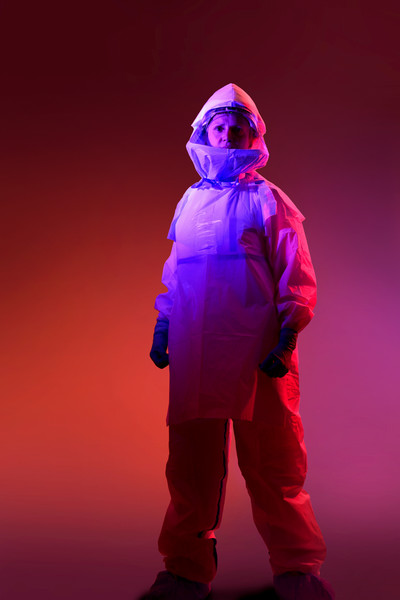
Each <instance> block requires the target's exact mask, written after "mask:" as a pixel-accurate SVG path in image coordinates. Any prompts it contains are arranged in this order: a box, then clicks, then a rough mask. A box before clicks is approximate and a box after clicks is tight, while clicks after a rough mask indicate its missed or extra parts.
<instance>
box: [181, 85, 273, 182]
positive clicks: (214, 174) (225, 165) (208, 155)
mask: <svg viewBox="0 0 400 600" xmlns="http://www.w3.org/2000/svg"><path fill="white" fill-rule="evenodd" d="M223 109H228V110H229V109H231V110H237V111H238V112H240V113H241V114H242V115H243V116H244V117H246V118H247V120H248V121H249V124H250V126H251V128H252V129H253V133H254V139H253V143H252V146H251V148H249V149H244V150H243V149H231V148H214V147H212V146H210V145H209V144H208V136H207V125H208V124H209V122H210V120H211V119H212V117H213V116H214V115H215V114H216V113H217V112H220V111H221V110H223ZM192 127H193V133H192V135H191V137H190V140H189V142H188V143H187V145H186V148H187V151H188V153H189V156H190V158H191V159H192V161H193V164H194V166H195V169H196V171H197V172H198V173H199V175H200V176H201V177H202V178H205V179H212V180H219V181H224V180H232V179H235V178H238V177H240V175H241V174H244V173H247V172H250V171H253V170H255V169H259V168H261V167H263V166H264V165H266V163H267V161H268V157H269V153H268V149H267V146H266V144H265V141H264V134H265V131H266V129H265V123H264V121H263V119H262V117H261V115H260V113H259V111H258V109H257V106H256V105H255V103H254V101H253V100H252V98H250V96H249V95H248V94H247V93H246V92H245V91H244V90H242V89H241V88H240V87H239V86H237V85H235V84H234V83H228V85H225V86H224V87H222V88H220V89H219V90H217V91H216V92H215V93H214V94H213V95H212V96H211V97H210V98H209V99H208V100H207V102H206V103H205V104H204V106H203V108H202V109H201V110H200V112H199V114H198V115H197V117H196V118H195V120H194V121H193V123H192Z"/></svg>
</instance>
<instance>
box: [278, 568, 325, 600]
mask: <svg viewBox="0 0 400 600" xmlns="http://www.w3.org/2000/svg"><path fill="white" fill-rule="evenodd" d="M274 588H275V591H276V593H277V594H278V596H279V598H280V600H335V593H334V591H333V589H332V587H331V585H330V584H329V583H328V582H327V581H325V580H324V579H321V578H320V577H317V576H316V575H312V574H311V573H283V574H282V575H274Z"/></svg>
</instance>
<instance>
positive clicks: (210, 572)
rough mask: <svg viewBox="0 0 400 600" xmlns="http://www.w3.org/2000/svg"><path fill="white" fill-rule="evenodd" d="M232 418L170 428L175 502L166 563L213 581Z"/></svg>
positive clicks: (165, 536) (167, 524)
mask: <svg viewBox="0 0 400 600" xmlns="http://www.w3.org/2000/svg"><path fill="white" fill-rule="evenodd" d="M229 438H230V421H225V420H222V419H196V420H193V421H186V422H184V423H181V424H179V425H170V426H169V458H168V462H167V467H166V476H167V481H168V488H169V491H170V495H171V501H170V504H169V507H168V509H167V513H166V515H165V519H164V523H163V526H162V530H161V534H160V537H159V542H158V546H159V550H160V552H161V554H163V555H164V562H165V566H166V568H167V570H168V571H171V572H172V573H174V574H175V575H180V576H181V577H186V578H187V579H191V580H193V581H199V582H203V583H209V582H210V581H211V580H212V579H213V578H214V577H215V574H216V569H217V556H216V549H215V546H216V540H215V535H214V530H215V529H216V528H218V527H219V524H220V521H221V516H222V510H223V505H224V500H225V490H226V480H227V468H228V455H229Z"/></svg>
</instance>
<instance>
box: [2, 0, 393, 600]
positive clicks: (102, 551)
mask: <svg viewBox="0 0 400 600" xmlns="http://www.w3.org/2000/svg"><path fill="white" fill-rule="evenodd" d="M399 17H400V11H399V8H398V2H396V1H388V0H381V1H380V2H378V3H373V4H371V5H369V4H368V2H365V1H364V2H361V1H358V0H350V1H348V2H334V3H331V2H321V0H308V1H306V2H305V1H296V0H289V1H287V2H283V1H281V2H278V1H276V0H273V1H268V0H258V1H257V0H248V1H246V2H244V1H243V2H238V1H237V0H231V1H228V0H213V1H212V2H207V1H205V0H186V1H184V0H177V1H175V2H174V1H171V2H166V1H163V2H161V1H156V2H155V1H153V2H144V1H134V0H116V1H108V2H107V1H104V0H98V1H97V2H85V1H81V2H77V1H76V0H69V1H68V2H64V1H63V0H60V1H58V2H54V1H53V2H50V1H42V0H38V1H37V2H28V1H27V0H21V1H11V0H8V1H7V0H5V1H4V0H3V1H1V2H0V28H1V32H0V34H1V35H0V61H1V99H0V102H1V105H2V106H1V110H0V121H1V132H0V144H1V163H0V172H1V178H0V180H1V213H2V216H1V228H2V231H1V236H0V243H1V253H0V259H1V265H2V266H1V295H2V305H1V313H0V316H1V319H2V324H1V346H2V349H1V353H2V360H1V428H2V432H1V442H0V444H1V482H0V484H1V485H0V503H1V574H0V597H1V599H2V600H22V598H24V599H25V598H28V597H29V598H31V599H33V600H36V599H39V598H40V600H72V599H74V600H83V599H85V600H92V599H93V600H128V599H132V598H136V597H137V596H138V595H139V594H140V593H141V592H143V591H144V590H145V589H146V588H147V587H148V585H149V584H150V583H151V581H152V580H153V578H154V575H155V573H156V572H157V570H159V569H160V568H161V562H160V559H159V556H158V553H157V549H156V539H157V535H158V531H159V528H160V525H161V521H162V518H163V513H164V510H165V507H166V503H167V490H166V484H165V481H164V465H165V460H166V456H167V430H166V427H165V414H166V407H167V388H168V373H167V371H163V372H161V371H158V370H157V369H156V368H155V367H154V366H153V365H152V363H151V362H150V360H149V358H148V351H149V348H150V345H151V338H152V329H153V325H154V320H155V317H156V313H155V312H154V309H153V303H154V298H155V296H156V294H158V293H159V292H160V291H162V286H161V284H160V277H161V270H162V266H163V263H164V260H165V259H166V257H167V255H168V253H169V247H170V243H169V242H168V241H167V240H166V234H167V231H168V228H169V223H170V220H171V218H172V215H173V211H174V208H175V205H176V203H177V201H178V200H179V198H180V197H181V195H182V194H183V192H184V190H185V189H186V188H187V187H188V186H189V185H191V184H192V183H194V182H195V181H196V180H197V179H198V176H197V174H196V173H195V171H194V168H193V165H192V164H191V162H190V160H189V158H188V156H187V154H186V150H185V143H186V141H187V139H188V138H189V135H190V132H191V129H190V123H191V121H192V120H193V118H194V117H195V115H196V114H197V112H198V110H199V109H200V107H201V106H202V104H203V103H204V102H205V100H206V99H207V98H208V97H209V96H210V95H211V94H212V93H213V92H214V91H215V90H216V89H217V88H219V87H221V86H223V85H225V84H227V83H229V82H234V83H237V84H238V85H239V86H241V87H243V88H244V89H245V90H246V91H247V92H248V93H249V94H250V95H251V96H252V97H253V98H254V99H255V101H256V103H257V105H258V107H259V109H260V111H261V113H262V115H263V117H264V119H265V121H266V123H267V138H266V139H267V144H268V147H269V150H270V154H271V158H270V161H269V163H268V165H267V167H266V168H265V169H263V170H262V173H263V175H264V176H266V177H267V178H268V179H271V180H272V181H273V182H275V183H276V184H277V185H279V186H281V187H282V188H283V189H284V190H285V191H286V192H287V193H288V195H289V196H290V197H291V198H292V199H293V200H294V202H295V203H296V204H297V205H298V207H299V208H300V209H301V211H302V212H303V213H304V214H305V215H306V217H307V219H306V222H305V227H306V233H307V236H308V240H309V245H310V249H311V253H312V256H313V260H314V264H315V269H316V272H317V277H318V282H319V302H318V305H317V311H316V316H315V319H314V320H313V322H312V323H311V325H310V326H309V327H308V328H307V329H306V330H305V331H304V333H303V334H302V335H301V338H300V361H301V369H302V372H301V384H302V415H303V419H304V424H305V431H306V442H307V446H308V450H309V477H308V481H307V486H306V489H307V490H308V491H310V493H311V495H312V498H313V504H314V509H315V512H316V514H317V516H318V518H319V521H320V525H321V528H322V529H323V531H324V533H325V536H326V541H327V544H328V548H329V554H328V559H327V562H326V565H325V570H324V573H323V574H324V575H325V576H326V577H327V578H328V579H330V580H331V581H332V583H333V584H334V586H335V587H336V590H337V600H358V599H359V598H363V600H372V599H374V600H380V599H381V598H382V599H383V598H393V597H394V595H395V592H394V590H398V583H397V581H396V579H398V565H399V554H398V548H399V542H400V518H399V502H400V493H399V492H400V483H399V467H398V465H399V438H400V436H399V418H400V402H399V400H400V394H399V384H398V376H399V350H398V338H399V298H400V289H399V288H400V269H399V264H400V262H399V261H400V253H399V235H400V209H399V197H398V196H399V192H398V190H399V183H398V164H399V135H400V127H399V120H400V119H399V91H400V85H399V83H400V70H399V54H398V47H397V45H398V36H399V30H400V22H399ZM218 539H219V544H218V548H219V550H220V552H219V555H220V563H219V564H220V570H219V574H218V576H217V579H216V581H215V590H216V594H217V593H219V596H217V595H216V598H226V599H228V598H229V599H231V598H232V599H233V598H237V597H238V594H241V593H245V592H250V591H252V590H253V591H254V590H257V589H260V588H262V587H265V586H267V585H269V584H270V583H271V580H272V577H271V573H270V570H269V566H268V564H267V556H266V551H265V549H264V547H263V545H262V543H261V541H260V539H259V537H258V534H257V532H256V531H255V528H254V527H253V524H252V521H251V516H250V504H249V501H248V498H247V496H246V492H245V490H244V485H243V482H242V479H241V477H240V474H239V472H238V470H237V467H236V464H235V455H234V452H233V451H232V460H231V477H230V482H229V484H228V496H227V504H226V513H225V518H224V520H223V524H222V527H221V530H220V532H219V536H218Z"/></svg>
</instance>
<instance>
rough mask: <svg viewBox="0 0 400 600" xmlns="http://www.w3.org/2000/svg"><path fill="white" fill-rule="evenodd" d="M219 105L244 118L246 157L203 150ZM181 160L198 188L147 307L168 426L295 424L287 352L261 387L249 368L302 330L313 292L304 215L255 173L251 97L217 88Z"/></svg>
mask: <svg viewBox="0 0 400 600" xmlns="http://www.w3.org/2000/svg"><path fill="white" fill-rule="evenodd" d="M220 107H232V108H236V109H241V110H243V111H245V114H246V115H247V117H248V119H249V120H250V121H251V122H252V124H253V127H254V129H255V130H256V132H257V137H256V138H255V140H254V142H253V145H252V147H251V149H248V150H247V149H246V150H240V149H225V148H214V147H211V146H209V145H206V144H207V134H206V129H205V126H206V124H207V122H208V121H209V118H210V115H212V114H213V112H214V111H215V109H218V108H220ZM192 126H193V128H194V132H193V134H192V136H191V138H190V141H189V142H188V144H187V150H188V152H189V155H190V157H191V159H192V160H193V163H194V166H195V168H196V170H197V172H198V173H199V175H200V176H201V178H202V179H201V181H200V182H199V183H196V184H195V185H193V186H192V187H190V188H189V189H188V190H187V191H186V193H185V194H184V196H183V198H182V199H181V201H180V202H179V204H178V206H177V208H176V212H175V216H174V218H173V221H172V224H171V228H170V230H169V234H168V237H169V239H171V240H173V247H172V251H171V255H170V257H169V258H168V260H167V261H166V264H165V266H164V271H163V276H162V282H163V283H164V284H165V286H166V287H167V288H168V292H167V293H164V294H160V295H159V296H158V297H157V299H156V304H155V307H156V309H157V310H158V311H159V318H162V319H168V320H169V337H168V349H169V360H170V403H169V413H168V423H169V424H177V423H181V422H183V421H187V420H190V419H195V418H204V417H208V418H222V419H227V418H232V419H244V420H262V421H268V422H270V423H275V424H277V425H279V424H283V423H284V422H285V421H286V419H287V417H288V416H290V415H292V414H298V408H299V385H298V369H297V352H295V353H294V354H293V357H292V364H291V368H290V371H289V373H288V374H287V375H286V376H285V377H283V378H282V379H272V378H270V377H268V376H267V375H266V374H265V373H263V372H261V371H260V369H259V368H258V365H259V363H260V362H262V360H264V359H265V358H266V356H267V355H268V353H269V352H270V351H271V350H272V349H273V348H274V347H275V345H276V344H277V342H278V338H279V331H280V329H281V328H283V327H288V328H291V329H294V330H295V331H297V332H299V331H301V330H302V329H303V328H304V327H305V326H306V325H307V323H308V322H309V321H310V319H311V318H312V316H313V312H312V310H313V307H314V304H315V300H316V286H315V277H314V270H313V267H312V263H311V259H310V255H309V251H308V247H307V242H306V238H305V235H304V230H303V226H302V221H303V219H304V217H303V216H302V214H301V213H300V211H299V210H298V209H297V208H296V207H295V206H294V204H293V203H292V202H291V201H290V199H289V198H288V197H287V196H286V195H285V194H284V193H283V192H282V191H281V190H280V189H279V188H277V187H276V186H275V185H273V184H272V183H270V182H268V181H266V180H265V179H264V178H263V177H261V176H260V175H259V174H258V173H257V172H256V171H255V169H257V168H259V167H263V166H264V165H265V164H266V162H267V160H268V150H267V148H266V145H265V142H264V139H263V135H264V133H265V125H264V122H263V120H262V118H261V116H260V114H259V112H258V110H257V107H256V106H255V104H254V102H253V101H252V99H251V98H250V97H249V96H248V95H247V94H246V93H245V92H244V91H243V90H241V89H240V88H239V87H237V86H236V85H234V84H228V85H226V86H225V87H223V88H221V89H220V90H218V91H217V92H216V93H215V94H214V95H213V96H211V98H210V99H209V100H208V101H207V102H206V104H205V105H204V106H203V108H202V110H201V111H200V113H199V115H198V116H197V117H196V119H195V120H194V122H193V124H192Z"/></svg>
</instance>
